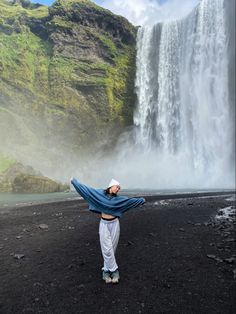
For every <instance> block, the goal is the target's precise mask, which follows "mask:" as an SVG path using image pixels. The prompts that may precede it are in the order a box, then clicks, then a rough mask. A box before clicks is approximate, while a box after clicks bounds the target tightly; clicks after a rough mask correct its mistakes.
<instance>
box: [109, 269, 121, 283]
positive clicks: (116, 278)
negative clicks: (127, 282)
mask: <svg viewBox="0 0 236 314" xmlns="http://www.w3.org/2000/svg"><path fill="white" fill-rule="evenodd" d="M119 279H120V274H119V271H118V269H117V270H115V271H113V272H112V273H111V282H112V283H118V282H119Z"/></svg>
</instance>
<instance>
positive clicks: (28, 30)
mask: <svg viewBox="0 0 236 314" xmlns="http://www.w3.org/2000/svg"><path fill="white" fill-rule="evenodd" d="M2 8H3V10H2ZM2 12H3V14H2ZM0 19H1V20H2V21H3V23H4V27H3V28H1V25H0V49H1V54H0V89H1V92H2V95H1V96H2V97H1V100H2V102H1V104H0V105H1V107H2V108H4V111H3V112H1V114H0V122H1V119H2V121H3V120H4V117H5V121H6V116H7V119H8V120H7V121H16V123H14V122H11V124H12V125H14V128H11V129H10V130H9V132H11V135H12V138H14V137H16V134H19V141H18V139H17V141H16V140H15V142H14V144H15V149H16V147H17V144H18V142H19V147H20V145H21V144H23V145H26V146H27V145H28V146H29V147H35V146H37V147H38V143H40V144H41V146H42V147H47V145H44V143H49V145H51V143H54V144H55V145H57V147H56V148H55V151H56V150H58V151H59V152H61V147H62V145H63V147H65V150H68V148H69V149H70V148H71V147H73V148H74V147H76V149H77V148H78V147H79V149H80V151H82V150H84V147H87V146H88V145H89V144H90V145H91V146H92V145H93V143H96V142H99V139H100V138H102V139H103V140H104V138H105V137H104V134H106V132H107V133H108V132H109V129H110V128H112V127H114V126H115V129H116V130H118V131H117V133H118V132H119V131H121V130H122V127H123V125H124V124H130V123H132V110H133V105H134V93H133V85H134V74H135V73H134V71H135V34H136V33H135V32H136V30H135V28H134V27H133V26H132V25H131V24H129V23H128V21H127V20H125V19H124V18H122V17H120V16H115V15H114V14H112V13H111V12H110V11H108V10H105V9H103V8H100V7H99V6H97V5H95V4H94V3H93V2H91V1H79V0H74V1H67V0H65V1H62V0H61V1H56V2H55V3H54V5H53V6H52V7H50V8H49V10H48V8H47V7H44V6H43V7H38V8H34V9H33V8H23V7H21V6H19V5H11V4H9V3H6V2H5V1H3V0H0ZM7 28H9V29H7ZM32 121H33V122H32ZM3 122H4V121H3ZM25 122H27V123H25ZM8 124H9V125H10V123H8ZM21 124H23V125H24V128H22V127H20V125H21ZM1 125H3V126H6V123H5V122H4V123H2V124H1ZM3 129H4V132H2V134H7V131H6V130H5V129H6V128H5V127H4V128H3ZM0 132H1V129H0ZM1 138H2V139H4V137H3V136H2V137H1V136H0V139H1ZM68 139H69V140H68ZM4 143H5V144H6V142H5V139H4ZM32 143H35V145H32ZM16 150H17V149H16ZM19 150H20V151H21V150H22V148H21V147H20V149H19ZM29 151H30V149H29ZM60 154H61V153H60Z"/></svg>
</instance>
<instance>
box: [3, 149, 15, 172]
mask: <svg viewBox="0 0 236 314" xmlns="http://www.w3.org/2000/svg"><path fill="white" fill-rule="evenodd" d="M15 162H16V161H15V160H13V159H10V158H8V157H6V156H4V155H3V154H1V153H0V175H1V174H2V173H3V172H4V171H6V170H7V169H8V168H9V167H10V166H12V165H13V164H14V163H15Z"/></svg>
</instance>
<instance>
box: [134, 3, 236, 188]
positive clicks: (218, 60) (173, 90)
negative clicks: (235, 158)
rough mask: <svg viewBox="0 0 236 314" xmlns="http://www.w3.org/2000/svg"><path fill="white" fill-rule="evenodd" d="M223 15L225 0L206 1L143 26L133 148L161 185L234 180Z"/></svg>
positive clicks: (223, 184) (139, 38)
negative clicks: (178, 15)
mask: <svg viewBox="0 0 236 314" xmlns="http://www.w3.org/2000/svg"><path fill="white" fill-rule="evenodd" d="M226 20H227V18H226V12H225V5H224V1H223V0H203V1H201V2H200V4H199V5H198V6H197V7H196V8H195V9H194V10H193V11H192V12H191V13H190V14H189V15H188V16H187V17H186V18H184V19H182V20H179V21H173V22H167V23H161V24H156V25H154V26H153V27H150V26H147V27H142V28H140V29H139V31H138V36H137V73H136V92H137V108H136V111H135V113H134V125H135V147H136V148H137V150H138V151H139V152H140V153H139V154H142V155H143V156H144V157H143V158H144V159H143V161H144V162H146V161H149V162H150V163H149V171H148V173H149V175H150V174H152V176H153V175H155V174H156V176H157V177H159V181H158V182H157V185H158V186H159V187H160V186H161V182H163V183H164V185H165V186H172V187H173V186H178V187H187V186H189V187H197V186H198V187H200V186H201V187H232V186H233V185H234V173H235V172H234V164H233V162H232V154H233V151H232V149H233V119H232V117H231V115H230V102H229V88H228V86H229V82H228V71H229V65H228V62H229V61H228V51H227V49H228V34H227V28H226ZM146 169H147V167H146ZM150 169H151V170H150ZM155 182H156V181H155Z"/></svg>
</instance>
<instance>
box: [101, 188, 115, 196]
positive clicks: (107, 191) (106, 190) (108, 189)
mask: <svg viewBox="0 0 236 314" xmlns="http://www.w3.org/2000/svg"><path fill="white" fill-rule="evenodd" d="M110 188H111V187H109V188H107V189H105V190H104V192H105V194H110V195H112V196H117V195H116V194H115V193H110Z"/></svg>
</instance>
